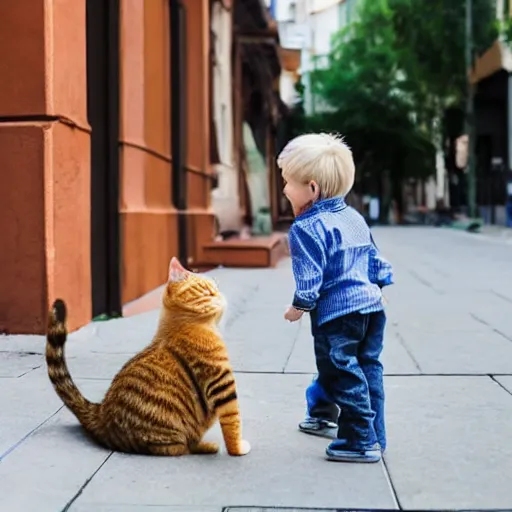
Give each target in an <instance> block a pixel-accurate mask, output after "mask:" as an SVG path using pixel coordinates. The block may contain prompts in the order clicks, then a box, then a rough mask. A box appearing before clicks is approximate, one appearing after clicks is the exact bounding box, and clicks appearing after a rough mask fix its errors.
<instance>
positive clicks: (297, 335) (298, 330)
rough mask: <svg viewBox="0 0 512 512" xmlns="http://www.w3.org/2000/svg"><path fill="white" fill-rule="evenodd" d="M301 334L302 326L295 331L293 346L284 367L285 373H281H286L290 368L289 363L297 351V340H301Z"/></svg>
mask: <svg viewBox="0 0 512 512" xmlns="http://www.w3.org/2000/svg"><path fill="white" fill-rule="evenodd" d="M299 334H300V324H299V327H297V329H296V331H295V336H294V337H293V342H292V346H291V348H290V352H289V354H288V357H287V358H286V361H285V363H284V366H283V371H282V372H281V373H286V367H287V366H288V363H289V362H290V359H291V357H292V354H293V351H294V350H295V345H296V344H297V340H298V339H299Z"/></svg>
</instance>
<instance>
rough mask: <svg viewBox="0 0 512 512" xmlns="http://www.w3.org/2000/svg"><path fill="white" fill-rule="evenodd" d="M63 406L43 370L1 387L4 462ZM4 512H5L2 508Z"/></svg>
mask: <svg viewBox="0 0 512 512" xmlns="http://www.w3.org/2000/svg"><path fill="white" fill-rule="evenodd" d="M61 407H62V402H61V401H60V400H59V398H58V397H57V395H56V394H55V391H54V390H53V388H52V386H51V383H50V381H49V379H48V377H47V376H46V374H45V372H44V371H42V370H37V371H34V372H33V373H32V374H29V375H26V376H24V377H20V378H13V379H2V382H1V384H0V411H2V412H1V413H0V460H2V458H3V457H4V456H5V455H6V454H7V453H8V452H9V450H11V449H12V448H13V447H14V446H15V445H16V444H17V443H18V442H19V441H21V440H22V439H23V438H24V437H25V436H26V435H28V434H29V433H30V432H31V431H32V430H34V429H35V428H36V427H37V426H39V425H40V424H41V423H43V422H44V421H45V420H46V419H47V418H48V417H50V416H51V415H53V414H55V413H56V412H57V411H58V410H59V409H60V408H61ZM0 510H2V509H1V508H0Z"/></svg>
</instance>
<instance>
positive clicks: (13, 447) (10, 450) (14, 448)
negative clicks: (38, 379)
mask: <svg viewBox="0 0 512 512" xmlns="http://www.w3.org/2000/svg"><path fill="white" fill-rule="evenodd" d="M63 408H64V406H63V405H61V406H60V407H59V408H58V409H57V410H56V411H55V412H54V413H53V414H51V415H50V416H48V418H46V419H45V420H44V421H42V422H41V423H39V425H37V427H35V428H33V429H32V430H31V431H30V432H29V433H28V434H26V435H24V436H23V437H22V438H21V439H20V440H19V441H18V442H17V443H15V444H13V445H12V446H11V447H10V448H8V449H7V450H6V451H5V452H4V453H2V454H0V462H3V460H4V459H5V458H6V457H7V456H8V455H10V454H11V453H12V452H13V451H14V450H16V448H18V447H19V446H21V445H22V444H23V443H24V442H25V441H26V440H27V439H28V438H29V437H30V436H31V435H32V434H33V433H34V432H35V431H36V430H39V429H40V428H41V427H42V426H43V425H45V424H46V423H48V422H49V421H50V420H51V419H52V418H53V417H54V416H55V415H56V414H58V412H59V411H60V410H61V409H63Z"/></svg>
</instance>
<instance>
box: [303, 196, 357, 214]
mask: <svg viewBox="0 0 512 512" xmlns="http://www.w3.org/2000/svg"><path fill="white" fill-rule="evenodd" d="M346 207H347V203H346V202H345V199H344V198H343V197H331V198H329V199H321V200H320V201H317V202H316V203H313V205H312V206H311V208H309V209H307V210H306V211H305V212H304V213H301V214H300V215H298V216H297V217H296V218H297V219H305V218H306V217H310V216H312V215H315V214H316V213H320V212H330V213H335V212H341V210H344V209H345V208H346Z"/></svg>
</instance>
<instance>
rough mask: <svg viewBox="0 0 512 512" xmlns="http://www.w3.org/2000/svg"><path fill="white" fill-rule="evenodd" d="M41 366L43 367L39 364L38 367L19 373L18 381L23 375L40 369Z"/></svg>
mask: <svg viewBox="0 0 512 512" xmlns="http://www.w3.org/2000/svg"><path fill="white" fill-rule="evenodd" d="M41 366H43V365H42V364H40V365H39V366H34V367H33V368H30V370H27V371H26V372H23V373H21V374H20V375H18V377H17V378H18V379H20V378H21V377H23V376H24V375H27V374H28V373H30V372H33V371H34V370H37V369H39V368H41Z"/></svg>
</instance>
